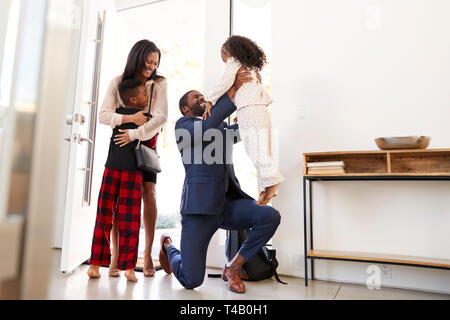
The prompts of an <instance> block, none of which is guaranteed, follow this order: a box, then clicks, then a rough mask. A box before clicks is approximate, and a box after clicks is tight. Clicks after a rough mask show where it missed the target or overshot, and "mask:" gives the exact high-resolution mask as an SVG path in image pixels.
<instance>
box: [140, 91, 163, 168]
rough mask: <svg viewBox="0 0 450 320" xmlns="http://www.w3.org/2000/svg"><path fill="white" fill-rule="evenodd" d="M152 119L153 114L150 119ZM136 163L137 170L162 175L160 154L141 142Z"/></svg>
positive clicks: (149, 109) (151, 96) (151, 95)
mask: <svg viewBox="0 0 450 320" xmlns="http://www.w3.org/2000/svg"><path fill="white" fill-rule="evenodd" d="M154 86H155V84H154V83H153V84H152V87H151V89H150V92H151V94H150V102H149V106H148V111H149V114H150V111H151V110H152V108H151V107H152V101H153V87H154ZM150 117H151V114H150V116H149V118H150ZM135 153H136V162H137V168H138V169H139V170H141V171H146V172H153V173H160V172H161V163H160V161H159V156H158V153H157V152H156V150H155V149H152V148H149V147H147V146H146V145H144V144H142V143H141V141H140V140H139V142H138V144H137V146H136V149H135Z"/></svg>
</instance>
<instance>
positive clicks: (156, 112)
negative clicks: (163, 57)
mask: <svg viewBox="0 0 450 320" xmlns="http://www.w3.org/2000/svg"><path fill="white" fill-rule="evenodd" d="M120 81H122V76H118V77H116V78H114V79H113V80H111V82H110V84H109V87H108V90H107V92H106V96H105V99H104V100H103V104H102V107H101V109H100V112H99V122H100V123H101V124H106V125H109V126H111V128H113V129H114V128H115V127H117V126H120V125H121V124H122V119H123V115H121V114H118V113H116V109H118V108H120V107H123V106H124V104H123V101H122V99H121V98H120V95H119V83H120ZM152 83H154V84H155V88H154V93H153V103H152V105H153V110H152V112H151V114H152V118H150V120H149V121H147V122H146V123H145V124H144V125H142V126H140V127H139V128H137V129H131V130H129V131H128V135H129V137H130V140H131V141H134V140H136V139H138V140H141V141H146V140H150V139H151V138H153V137H154V136H155V135H156V134H157V133H158V132H159V131H160V130H161V128H162V127H163V126H164V124H165V123H166V122H167V115H168V103H167V80H166V79H161V80H157V81H154V80H149V81H147V82H146V84H145V87H146V88H147V91H148V93H149V97H150V88H151V85H152Z"/></svg>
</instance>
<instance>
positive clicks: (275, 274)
mask: <svg viewBox="0 0 450 320" xmlns="http://www.w3.org/2000/svg"><path fill="white" fill-rule="evenodd" d="M273 276H274V277H275V279H276V280H277V282H279V283H282V284H287V282H284V281H281V279H280V277H279V276H278V273H277V272H276V271H274V272H273Z"/></svg>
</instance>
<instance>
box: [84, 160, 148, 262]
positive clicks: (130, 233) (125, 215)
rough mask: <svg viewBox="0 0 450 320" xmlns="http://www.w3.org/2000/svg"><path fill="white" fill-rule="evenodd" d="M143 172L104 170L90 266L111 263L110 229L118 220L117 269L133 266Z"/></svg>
mask: <svg viewBox="0 0 450 320" xmlns="http://www.w3.org/2000/svg"><path fill="white" fill-rule="evenodd" d="M141 201H142V172H140V171H130V170H112V169H105V172H104V174H103V181H102V186H101V189H100V194H99V196H98V204H97V218H96V222H95V229H94V236H93V239H92V248H91V258H90V260H89V264H93V265H97V266H100V265H109V264H110V263H111V248H110V239H111V228H112V224H113V217H114V214H117V215H118V221H119V260H118V266H117V267H118V269H119V270H129V269H134V268H135V267H136V262H137V256H138V245H139V228H140V225H141Z"/></svg>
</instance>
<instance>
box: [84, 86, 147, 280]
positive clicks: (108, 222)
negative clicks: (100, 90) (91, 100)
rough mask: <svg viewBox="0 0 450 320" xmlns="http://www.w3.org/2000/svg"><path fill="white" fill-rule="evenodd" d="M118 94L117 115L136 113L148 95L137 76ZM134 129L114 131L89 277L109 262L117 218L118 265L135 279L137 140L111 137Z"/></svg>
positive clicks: (96, 275)
mask: <svg viewBox="0 0 450 320" xmlns="http://www.w3.org/2000/svg"><path fill="white" fill-rule="evenodd" d="M119 94H120V98H121V99H122V101H123V103H124V105H125V106H126V107H125V108H124V107H121V108H119V109H117V110H116V112H117V113H119V114H124V115H131V114H135V113H137V112H139V111H142V110H143V109H144V108H145V107H146V106H147V103H148V95H147V92H146V90H145V86H144V85H142V84H141V82H140V81H139V80H137V79H126V80H123V81H122V82H121V83H120V85H119ZM135 128H137V125H136V124H134V123H125V124H122V125H120V126H117V127H116V128H115V129H114V130H113V134H112V137H111V142H110V145H109V153H108V159H107V161H106V165H105V171H104V174H103V181H102V185H101V188H100V194H99V197H98V205H97V218H96V223H95V229H94V236H93V239H92V248H91V259H90V260H89V264H90V266H89V270H88V272H87V274H88V276H89V277H90V278H100V272H99V266H101V265H110V263H111V249H110V238H111V228H112V224H113V220H114V221H118V227H119V246H118V263H117V268H118V269H119V270H126V271H125V277H126V278H127V279H128V280H129V281H132V282H137V278H136V275H135V274H134V269H135V267H136V262H137V256H138V244H139V228H140V223H141V216H140V213H141V200H142V172H141V171H139V170H138V169H137V167H136V156H135V151H134V149H135V148H136V145H137V143H138V141H137V140H136V141H134V142H132V143H130V144H128V145H126V146H124V147H120V146H119V145H117V144H116V143H115V141H114V137H115V136H116V135H117V134H119V133H120V132H119V130H121V129H122V130H124V129H135ZM114 214H115V215H116V219H114ZM113 237H114V234H113ZM115 250H117V248H115ZM117 273H118V272H117ZM110 275H111V272H110ZM113 276H114V275H113Z"/></svg>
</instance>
